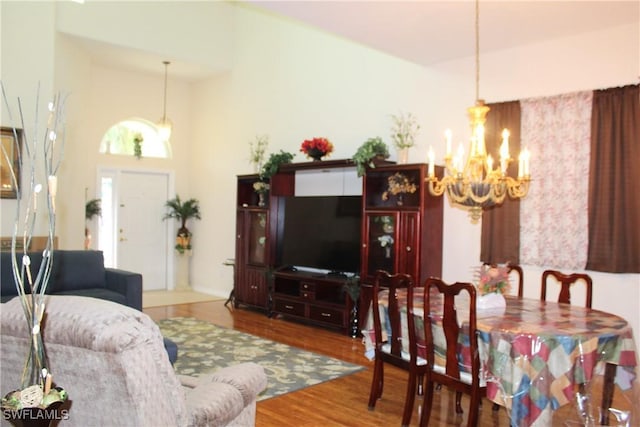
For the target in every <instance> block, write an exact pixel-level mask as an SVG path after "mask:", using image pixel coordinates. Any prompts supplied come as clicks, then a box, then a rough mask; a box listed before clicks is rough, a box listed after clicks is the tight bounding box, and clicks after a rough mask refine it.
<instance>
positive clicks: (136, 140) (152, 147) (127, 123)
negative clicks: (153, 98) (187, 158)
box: [100, 118, 171, 159]
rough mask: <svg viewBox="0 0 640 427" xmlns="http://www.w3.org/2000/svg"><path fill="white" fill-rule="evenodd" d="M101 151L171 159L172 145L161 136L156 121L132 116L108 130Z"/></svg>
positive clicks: (103, 152)
mask: <svg viewBox="0 0 640 427" xmlns="http://www.w3.org/2000/svg"><path fill="white" fill-rule="evenodd" d="M100 153H101V154H118V155H124V156H136V157H155V158H161V159H170V158H171V145H170V143H169V141H164V140H162V138H160V135H159V133H158V127H157V126H156V125H155V124H154V123H152V122H150V121H148V120H145V119H139V118H131V119H127V120H123V121H121V122H119V123H116V124H115V125H113V126H111V127H110V128H109V130H107V132H106V133H105V134H104V136H103V137H102V141H101V142H100Z"/></svg>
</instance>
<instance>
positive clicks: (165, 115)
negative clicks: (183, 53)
mask: <svg viewBox="0 0 640 427" xmlns="http://www.w3.org/2000/svg"><path fill="white" fill-rule="evenodd" d="M162 63H163V64H164V107H163V110H162V120H163V121H166V120H167V68H168V67H169V64H171V62H169V61H162Z"/></svg>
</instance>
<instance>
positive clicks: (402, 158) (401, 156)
mask: <svg viewBox="0 0 640 427" xmlns="http://www.w3.org/2000/svg"><path fill="white" fill-rule="evenodd" d="M407 163H409V148H408V147H407V148H398V164H400V165H405V164H407Z"/></svg>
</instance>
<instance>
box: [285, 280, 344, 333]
mask: <svg viewBox="0 0 640 427" xmlns="http://www.w3.org/2000/svg"><path fill="white" fill-rule="evenodd" d="M273 276H274V277H273V293H272V296H273V313H274V314H281V315H284V316H287V317H294V318H298V319H304V320H306V321H309V322H312V323H314V324H318V325H322V326H326V327H331V328H338V329H340V330H341V331H342V332H344V333H349V332H350V330H351V321H352V319H351V312H352V308H353V301H351V298H350V297H349V295H348V293H347V292H346V291H345V289H344V285H345V283H347V279H346V278H344V277H341V276H333V277H332V276H331V275H324V274H315V273H310V272H303V271H282V272H276V273H274V275H273Z"/></svg>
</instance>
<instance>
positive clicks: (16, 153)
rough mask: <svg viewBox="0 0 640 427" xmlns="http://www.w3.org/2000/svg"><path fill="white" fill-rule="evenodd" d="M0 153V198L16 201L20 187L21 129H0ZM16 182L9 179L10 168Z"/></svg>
mask: <svg viewBox="0 0 640 427" xmlns="http://www.w3.org/2000/svg"><path fill="white" fill-rule="evenodd" d="M0 132H1V143H2V150H1V151H0V198H2V199H16V198H17V197H18V185H20V150H21V148H22V129H15V132H14V129H13V128H7V127H2V128H0ZM10 166H11V167H13V171H14V173H15V176H16V181H15V182H14V180H13V179H12V178H11V167H10Z"/></svg>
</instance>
